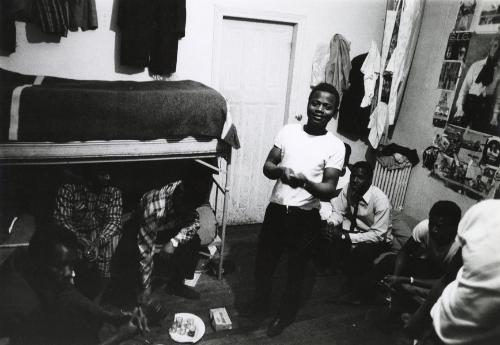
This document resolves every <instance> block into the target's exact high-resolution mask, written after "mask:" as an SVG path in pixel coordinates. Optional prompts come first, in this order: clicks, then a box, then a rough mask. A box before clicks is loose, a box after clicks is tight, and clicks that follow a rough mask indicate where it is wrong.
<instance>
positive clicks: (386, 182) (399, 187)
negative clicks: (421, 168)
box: [373, 161, 411, 211]
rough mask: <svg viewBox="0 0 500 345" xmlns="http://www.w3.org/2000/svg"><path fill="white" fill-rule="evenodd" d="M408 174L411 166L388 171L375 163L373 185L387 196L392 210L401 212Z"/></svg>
mask: <svg viewBox="0 0 500 345" xmlns="http://www.w3.org/2000/svg"><path fill="white" fill-rule="evenodd" d="M410 172H411V164H408V166H407V167H404V168H402V169H394V170H389V169H387V168H385V167H384V166H382V164H380V163H379V162H378V161H377V162H376V163H375V171H374V174H373V185H375V186H377V187H378V188H380V189H381V190H382V191H383V192H384V193H385V194H386V195H387V197H388V198H389V201H390V202H391V205H392V208H393V209H394V210H398V211H401V210H402V209H403V203H404V201H405V194H406V189H407V188H408V181H409V179H410Z"/></svg>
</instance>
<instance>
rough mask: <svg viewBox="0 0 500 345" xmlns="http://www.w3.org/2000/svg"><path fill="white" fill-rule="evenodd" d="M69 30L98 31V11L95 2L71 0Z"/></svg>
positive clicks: (93, 0)
mask: <svg viewBox="0 0 500 345" xmlns="http://www.w3.org/2000/svg"><path fill="white" fill-rule="evenodd" d="M68 28H69V30H70V31H78V28H81V29H82V31H87V30H95V29H97V9H96V5H95V0H71V1H70V2H69V27H68Z"/></svg>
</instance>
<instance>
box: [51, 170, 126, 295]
mask: <svg viewBox="0 0 500 345" xmlns="http://www.w3.org/2000/svg"><path fill="white" fill-rule="evenodd" d="M86 175H87V176H86V178H84V179H83V180H81V181H78V182H75V183H69V184H63V185H61V186H60V187H59V189H58V192H57V198H56V207H55V210H54V220H55V223H56V224H57V225H58V226H60V227H61V228H63V229H66V230H68V231H70V232H71V233H72V234H73V235H74V236H75V238H76V241H77V243H78V247H79V248H78V249H79V257H80V265H79V266H80V268H81V269H80V270H77V277H76V278H77V282H78V281H79V280H80V282H81V283H83V284H85V286H87V285H88V284H89V283H90V284H92V283H91V282H88V281H87V282H86V281H82V280H85V279H88V277H87V275H88V274H89V272H93V271H95V270H96V271H97V273H98V275H99V278H100V284H99V285H100V288H103V287H104V285H105V284H107V282H108V281H109V278H110V276H111V269H110V268H111V267H110V266H111V258H112V256H113V253H114V252H115V249H116V246H117V244H118V240H119V237H120V234H121V218H122V203H123V201H122V193H121V191H120V190H119V189H118V188H116V187H113V186H111V185H110V178H109V174H107V173H105V172H102V171H101V172H97V171H91V172H90V173H88V174H86ZM79 273H80V277H78V274H79ZM79 278H80V279H79ZM89 288H90V289H91V290H93V291H94V289H95V287H89ZM94 292H96V291H94ZM94 292H89V293H90V294H92V293H94Z"/></svg>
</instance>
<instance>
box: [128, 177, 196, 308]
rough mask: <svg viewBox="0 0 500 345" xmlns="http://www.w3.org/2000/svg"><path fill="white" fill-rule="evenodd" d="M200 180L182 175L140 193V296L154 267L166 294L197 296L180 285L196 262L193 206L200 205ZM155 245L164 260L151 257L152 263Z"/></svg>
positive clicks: (146, 292)
mask: <svg viewBox="0 0 500 345" xmlns="http://www.w3.org/2000/svg"><path fill="white" fill-rule="evenodd" d="M200 181H203V179H201V180H200V179H198V180H195V179H191V178H185V179H184V180H182V181H175V182H172V183H169V184H167V185H166V186H164V187H162V188H160V189H154V190H151V191H149V192H147V193H146V194H144V195H143V196H142V198H141V201H140V204H139V216H140V220H139V222H140V225H139V233H138V238H137V240H138V246H139V253H140V265H139V269H140V274H141V282H142V287H143V289H144V292H143V294H142V296H148V295H149V294H150V293H151V280H152V279H151V278H152V273H153V267H154V269H155V272H157V273H159V275H161V276H163V278H165V279H166V281H167V286H166V291H167V293H170V294H173V295H177V296H181V297H185V298H190V299H198V298H199V293H198V292H196V291H194V290H192V289H190V288H188V287H187V286H185V285H184V279H186V278H188V279H190V278H193V274H194V270H195V268H196V264H197V262H198V251H199V249H200V238H199V236H198V230H199V229H200V221H199V214H198V212H197V211H196V207H197V206H199V205H200V204H201V202H202V200H201V199H202V197H203V196H202V194H203V193H201V189H202V188H203V187H201V186H200ZM200 187H201V188H200ZM155 244H157V245H158V244H161V249H160V251H159V254H160V257H161V258H163V259H168V260H161V261H159V260H158V261H157V260H155V262H154V265H155V266H154V265H153V255H154V254H155ZM155 274H156V273H155Z"/></svg>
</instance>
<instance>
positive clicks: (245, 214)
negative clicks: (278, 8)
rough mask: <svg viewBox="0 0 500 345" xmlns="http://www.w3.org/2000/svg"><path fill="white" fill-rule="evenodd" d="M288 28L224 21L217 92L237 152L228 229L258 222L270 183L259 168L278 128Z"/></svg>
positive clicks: (285, 77)
mask: <svg viewBox="0 0 500 345" xmlns="http://www.w3.org/2000/svg"><path fill="white" fill-rule="evenodd" d="M293 37H294V35H293V26H292V25H287V24H279V23H270V22H263V21H248V20H240V19H230V18H224V19H223V24H222V29H221V33H220V40H221V41H220V42H219V44H218V49H219V50H220V51H219V52H218V54H217V56H218V58H217V60H218V61H216V62H215V63H216V64H217V67H216V68H217V71H218V73H219V75H218V89H219V91H220V92H221V93H222V94H223V95H224V96H225V97H226V99H227V100H228V103H229V106H230V111H231V115H232V117H233V121H234V123H235V124H236V127H237V129H238V134H239V138H240V141H241V149H239V150H233V160H232V163H233V169H232V174H231V185H230V188H231V198H230V200H231V201H230V204H229V209H228V212H229V214H228V222H229V224H250V223H260V222H262V220H263V218H264V211H265V208H266V206H267V204H268V202H269V196H270V194H271V190H272V187H273V185H274V183H273V182H274V181H270V180H268V179H267V178H266V177H264V175H263V174H262V167H263V164H264V161H265V159H266V157H267V153H268V152H269V150H270V149H271V147H272V145H273V141H274V137H275V135H276V134H277V132H278V131H279V129H280V128H281V127H282V126H283V124H284V121H285V110H286V102H287V87H288V85H289V83H288V79H289V71H290V59H291V51H292V41H293Z"/></svg>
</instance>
